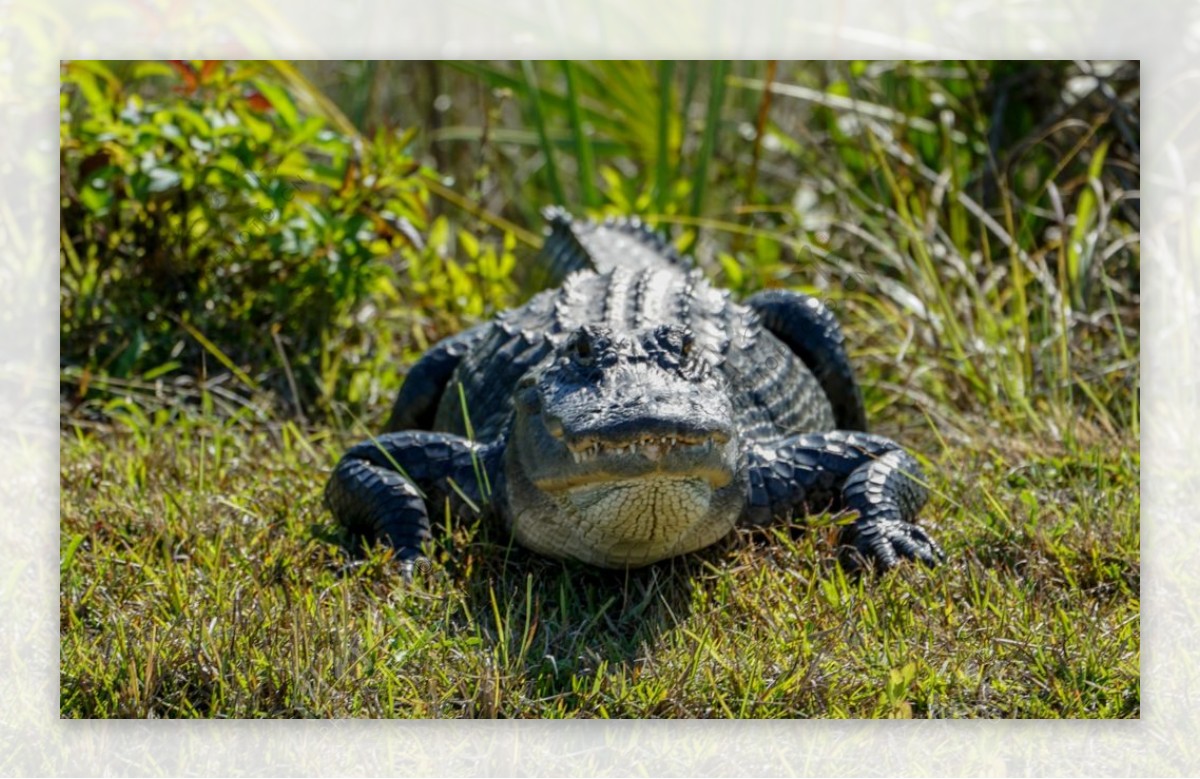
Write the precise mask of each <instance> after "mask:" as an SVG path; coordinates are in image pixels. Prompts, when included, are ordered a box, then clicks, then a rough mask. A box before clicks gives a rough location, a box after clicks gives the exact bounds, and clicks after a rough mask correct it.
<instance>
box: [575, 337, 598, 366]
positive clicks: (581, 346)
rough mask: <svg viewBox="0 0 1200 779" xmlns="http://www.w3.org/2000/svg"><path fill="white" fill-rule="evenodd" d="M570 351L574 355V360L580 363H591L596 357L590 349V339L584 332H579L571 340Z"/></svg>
mask: <svg viewBox="0 0 1200 779" xmlns="http://www.w3.org/2000/svg"><path fill="white" fill-rule="evenodd" d="M571 353H572V354H573V355H574V357H575V362H577V363H579V364H580V365H591V364H592V361H593V360H595V359H596V354H595V352H594V351H593V349H592V339H590V338H588V336H587V334H586V333H583V332H580V333H579V334H578V335H576V336H575V338H574V339H572V341H571Z"/></svg>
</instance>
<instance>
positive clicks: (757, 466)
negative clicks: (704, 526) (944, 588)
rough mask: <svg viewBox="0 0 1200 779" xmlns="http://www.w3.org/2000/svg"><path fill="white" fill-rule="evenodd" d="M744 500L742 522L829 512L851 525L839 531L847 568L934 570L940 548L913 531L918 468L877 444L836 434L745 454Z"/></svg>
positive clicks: (866, 437) (920, 489)
mask: <svg viewBox="0 0 1200 779" xmlns="http://www.w3.org/2000/svg"><path fill="white" fill-rule="evenodd" d="M747 457H748V460H749V463H748V464H749V468H750V494H749V498H748V500H747V505H746V510H745V513H744V520H745V521H746V522H747V523H748V524H752V525H763V524H766V523H767V522H769V521H771V520H772V519H776V518H780V517H784V516H789V515H791V514H792V513H793V512H795V511H796V510H803V511H804V512H805V513H808V512H811V511H821V510H823V509H826V508H829V509H833V510H835V511H837V510H842V509H851V510H853V511H855V512H857V513H858V517H857V518H856V519H855V520H854V521H853V522H852V523H850V524H849V525H847V526H846V527H845V529H844V530H843V532H842V543H843V544H845V545H846V549H847V550H853V551H852V553H851V555H850V556H849V558H848V562H850V563H851V564H852V565H856V564H857V562H858V561H860V560H861V561H865V562H869V563H873V564H875V565H877V566H879V567H881V568H884V569H886V568H891V567H893V566H895V565H896V564H897V563H898V562H899V561H900V560H902V559H908V560H919V561H921V562H922V563H925V564H926V565H931V566H932V565H936V564H937V563H938V562H940V561H941V560H943V559H945V554H944V553H943V552H942V548H941V547H940V546H938V544H937V542H936V541H934V540H933V539H932V538H931V537H930V536H929V534H928V533H926V532H925V530H924V529H923V528H921V527H918V526H917V525H916V524H915V520H916V518H917V511H918V510H919V509H920V508H921V506H922V505H923V504H924V503H925V499H926V496H927V492H926V488H925V485H924V476H923V474H922V473H921V466H920V465H918V464H917V461H916V460H915V459H913V457H912V455H910V454H909V453H908V452H906V451H904V450H903V449H901V448H900V447H899V446H898V445H897V444H896V443H895V442H893V441H891V440H889V439H887V438H884V437H882V436H877V435H871V434H869V433H860V432H856V431H845V430H835V431H832V432H829V433H808V434H803V435H796V436H791V437H788V438H784V439H782V440H780V441H776V442H773V443H771V444H766V445H759V446H755V447H752V448H751V449H750V450H749V451H748V453H747Z"/></svg>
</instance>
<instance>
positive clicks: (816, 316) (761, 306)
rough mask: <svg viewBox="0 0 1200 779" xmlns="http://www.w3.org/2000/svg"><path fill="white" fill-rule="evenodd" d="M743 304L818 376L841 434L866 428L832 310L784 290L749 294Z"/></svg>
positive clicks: (864, 414)
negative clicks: (756, 313) (845, 431)
mask: <svg viewBox="0 0 1200 779" xmlns="http://www.w3.org/2000/svg"><path fill="white" fill-rule="evenodd" d="M746 305H747V306H750V307H751V308H753V309H754V310H755V311H756V312H758V316H759V318H760V319H761V320H762V323H763V327H765V328H767V329H768V330H770V331H771V332H772V333H773V334H774V335H775V337H776V338H778V339H779V340H781V341H783V342H784V343H785V344H786V345H787V347H788V348H789V349H791V350H792V353H793V354H795V355H796V356H797V357H799V358H800V359H801V360H802V361H803V362H804V364H805V365H807V366H808V369H809V370H810V371H812V372H813V375H814V376H816V377H817V382H818V383H819V384H820V385H821V389H823V390H825V396H826V397H827V398H829V402H830V403H831V404H832V405H833V415H834V419H835V420H836V424H837V427H838V428H839V429H841V430H862V431H864V432H865V431H866V429H867V414H866V411H865V410H864V408H863V398H862V391H861V390H860V389H859V387H858V382H856V381H855V380H854V371H853V370H852V369H851V367H850V357H849V356H848V355H847V354H846V339H845V337H844V336H843V335H842V328H841V326H840V325H839V324H838V321H837V318H836V317H834V315H833V312H832V311H830V310H829V309H828V308H826V307H825V304H824V303H822V302H821V301H819V300H817V299H816V298H814V297H810V296H809V295H805V294H804V293H803V292H796V291H793V290H786V289H768V290H763V291H762V292H758V293H756V294H754V295H751V296H750V297H749V298H747V299H746Z"/></svg>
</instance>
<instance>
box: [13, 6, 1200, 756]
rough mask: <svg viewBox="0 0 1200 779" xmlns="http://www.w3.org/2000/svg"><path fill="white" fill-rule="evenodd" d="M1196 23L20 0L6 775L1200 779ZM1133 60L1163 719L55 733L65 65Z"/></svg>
mask: <svg viewBox="0 0 1200 779" xmlns="http://www.w3.org/2000/svg"><path fill="white" fill-rule="evenodd" d="M1198 54H1200V5H1198V4H1197V3H1195V2H1177V1H1175V0H1163V1H1159V2H1145V3H1141V4H1139V3H1135V2H1132V1H1131V0H1088V2H1082V1H1080V0H1073V1H1068V2H1056V3H1051V2H1041V1H1039V2H1031V1H1023V2H978V1H977V0H919V1H918V0H859V1H857V2H856V1H854V0H822V2H819V3H814V2H807V3H805V4H800V3H790V2H753V1H749V2H748V1H747V0H713V1H712V2H685V0H666V1H665V2H654V3H650V2H643V0H620V1H618V2H602V0H583V1H582V2H579V1H575V2H569V3H568V2H565V1H563V2H557V1H555V0H515V1H508V0H487V1H485V0H474V1H473V2H458V3H451V2H446V1H445V0H424V2H409V1H408V0H391V1H390V2H388V1H385V0H374V1H373V2H361V3H353V2H341V3H339V2H337V1H336V0H324V1H323V2H312V1H311V0H301V1H300V2H284V0H210V2H205V3H200V2H182V1H181V0H134V1H133V2H115V1H113V0H107V1H106V0H99V2H97V1H96V0H91V1H90V2H84V1H82V0H79V1H75V2H58V1H56V0H0V116H2V117H3V123H2V125H0V128H2V129H0V774H39V775H47V774H51V775H79V774H84V775H104V774H110V775H113V774H115V775H124V776H132V775H143V774H145V775H157V774H169V775H177V776H178V775H213V774H215V775H240V774H253V775H281V776H291V775H329V774H336V775H357V774H372V775H381V774H401V775H409V776H411V775H423V774H430V773H433V774H441V775H460V774H461V775H469V774H487V775H491V774H501V775H514V774H558V775H595V774H620V775H642V774H651V775H681V776H693V775H697V774H701V775H703V774H721V775H767V774H788V775H797V774H822V775H861V776H868V775H881V776H904V775H939V774H957V775H968V776H970V775H995V776H1003V775H1016V776H1019V775H1037V774H1049V775H1059V776H1074V775H1079V776H1095V775H1102V776H1103V775H1114V776H1115V775H1142V776H1146V775H1151V776H1153V775H1176V774H1183V775H1197V774H1198V773H1200V760H1198V759H1197V756H1198V755H1200V730H1198V729H1197V728H1196V726H1195V725H1196V721H1197V714H1196V711H1197V709H1198V708H1200V706H1198V704H1200V701H1197V700H1195V699H1196V698H1197V695H1198V694H1200V690H1198V688H1197V668H1198V666H1200V663H1198V661H1197V655H1198V651H1197V649H1198V647H1200V640H1197V636H1196V634H1197V626H1198V624H1200V620H1198V615H1197V609H1198V602H1200V597H1198V596H1197V593H1198V592H1200V587H1198V586H1197V585H1198V583H1200V574H1198V573H1197V571H1198V570H1200V559H1198V557H1197V537H1198V535H1200V523H1198V522H1196V515H1197V503H1198V497H1197V494H1196V493H1197V491H1198V490H1200V478H1198V477H1197V470H1198V468H1197V464H1196V456H1197V454H1198V452H1197V449H1198V447H1197V445H1196V443H1195V441H1196V432H1197V419H1198V418H1200V410H1198V406H1200V403H1198V401H1200V375H1198V373H1197V370H1196V362H1197V343H1198V336H1200V329H1198V327H1197V324H1198V323H1200V311H1198V307H1197V301H1196V279H1197V275H1198V265H1197V254H1198V253H1197V245H1198V244H1200V208H1198V206H1200V159H1198V149H1200V56H1198ZM168 56H169V57H268V56H269V57H286V58H338V59H340V58H462V57H471V58H515V57H527V58H557V57H573V58H588V57H629V58H703V59H709V58H714V57H724V58H729V57H732V58H762V57H778V58H794V59H825V58H846V57H856V58H857V57H864V58H900V57H904V58H909V57H912V58H925V57H936V58H943V57H955V58H1060V57H1088V58H1097V57H1099V58H1109V57H1112V58H1117V57H1120V58H1125V57H1132V58H1140V59H1141V60H1142V65H1143V70H1142V75H1143V94H1144V102H1143V107H1144V113H1145V115H1144V118H1143V123H1142V126H1143V127H1144V128H1145V137H1144V139H1143V145H1142V151H1143V154H1144V161H1145V167H1144V171H1143V175H1142V183H1143V188H1144V210H1143V215H1144V224H1145V226H1146V233H1145V234H1144V236H1143V243H1144V245H1145V248H1146V251H1145V254H1144V257H1145V264H1144V268H1145V272H1144V278H1143V294H1144V303H1145V305H1144V312H1143V323H1144V325H1143V326H1144V329H1145V333H1144V337H1143V338H1142V349H1143V371H1144V372H1143V376H1144V378H1145V380H1144V381H1143V386H1144V388H1145V391H1144V394H1143V398H1142V402H1143V406H1142V408H1143V409H1144V412H1143V421H1142V430H1143V431H1144V436H1145V441H1146V444H1145V445H1144V446H1143V454H1144V459H1143V469H1142V470H1143V484H1144V493H1143V506H1144V520H1145V521H1144V522H1143V536H1142V538H1143V550H1144V557H1145V567H1146V570H1145V571H1144V573H1143V577H1142V581H1143V582H1144V584H1143V587H1144V590H1143V593H1142V595H1143V598H1144V603H1145V605H1146V607H1145V612H1144V625H1143V637H1144V638H1143V641H1144V643H1143V647H1144V652H1143V663H1142V670H1143V679H1144V682H1145V684H1144V689H1143V696H1142V705H1143V719H1142V720H1141V721H1137V722H1095V723H1093V722H1004V721H1000V722H997V721H983V722H911V723H887V722H848V723H837V722H771V723H754V722H712V723H705V722H664V723H650V722H624V723H622V722H613V723H567V724H558V725H555V724H549V723H536V722H529V723H470V722H465V723H464V722H453V723H451V722H446V723H440V722H420V723H400V722H307V723H305V722H255V723H251V722H225V723H209V722H151V723H136V722H120V721H117V722H113V721H106V722H65V721H60V720H59V719H58V710H59V705H58V619H57V614H58V603H57V592H58V577H57V559H58V500H57V497H58V489H59V484H58V475H57V474H58V468H57V465H58V434H59V433H58V423H57V389H58V381H57V374H56V370H57V363H56V359H55V358H56V356H57V351H58V303H57V300H58V298H57V273H58V259H57V253H56V247H57V243H58V236H57V233H58V230H57V208H56V199H57V171H58V165H57V147H56V146H55V140H56V128H57V116H58V92H57V88H58V62H59V60H60V59H65V58H73V57H100V58H143V57H168Z"/></svg>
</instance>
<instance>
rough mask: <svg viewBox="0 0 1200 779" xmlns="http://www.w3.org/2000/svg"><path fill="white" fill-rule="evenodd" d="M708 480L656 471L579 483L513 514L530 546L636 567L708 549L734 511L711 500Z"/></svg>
mask: <svg viewBox="0 0 1200 779" xmlns="http://www.w3.org/2000/svg"><path fill="white" fill-rule="evenodd" d="M715 495H716V492H715V491H714V490H713V489H711V488H710V487H709V485H708V484H707V482H706V481H704V480H703V479H697V478H692V477H688V476H663V475H658V476H653V477H645V478H638V479H629V480H615V481H610V482H607V483H594V484H589V485H582V486H579V487H576V488H574V489H571V490H568V491H566V492H564V493H561V494H558V495H555V496H554V499H553V500H552V501H549V502H547V503H541V504H532V505H529V506H527V507H526V508H525V509H524V510H520V511H517V512H515V515H514V521H513V525H512V529H513V532H514V534H515V535H516V537H517V540H518V541H519V542H520V543H521V544H522V545H523V546H526V547H528V548H531V549H533V550H535V551H538V552H541V553H542V554H546V555H549V556H551V557H559V558H567V559H574V560H579V561H581V562H584V563H588V564H590V565H597V566H600V567H604V568H637V567H640V566H643V565H649V564H651V563H654V562H657V561H659V560H664V559H666V558H669V557H674V556H676V555H679V554H684V553H687V552H691V551H694V550H696V549H700V548H702V547H705V546H708V545H709V544H711V543H713V542H714V541H716V540H717V539H719V538H721V537H722V536H724V535H726V534H727V533H728V532H729V531H730V529H731V528H732V527H733V524H734V521H735V519H736V512H735V513H730V512H727V511H725V510H724V509H723V508H717V506H716V505H714V497H715Z"/></svg>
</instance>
